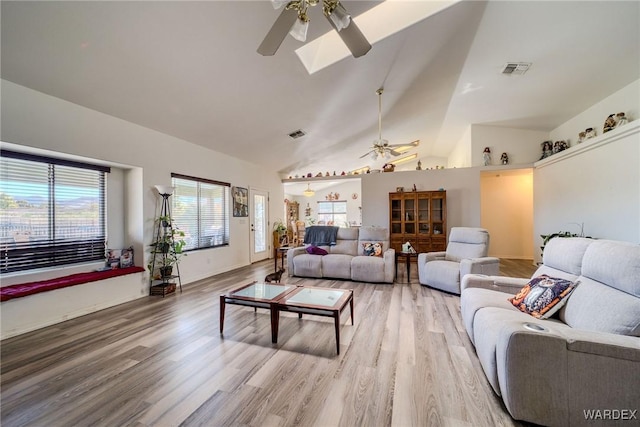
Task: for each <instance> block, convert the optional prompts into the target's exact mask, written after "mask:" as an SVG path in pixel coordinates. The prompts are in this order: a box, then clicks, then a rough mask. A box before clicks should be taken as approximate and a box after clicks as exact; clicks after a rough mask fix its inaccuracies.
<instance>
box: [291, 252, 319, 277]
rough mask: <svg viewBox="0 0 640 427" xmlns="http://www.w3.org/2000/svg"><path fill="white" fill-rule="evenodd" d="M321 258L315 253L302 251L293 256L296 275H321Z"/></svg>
mask: <svg viewBox="0 0 640 427" xmlns="http://www.w3.org/2000/svg"><path fill="white" fill-rule="evenodd" d="M322 258H323V257H321V256H317V255H310V254H307V253H303V254H300V255H296V256H295V257H293V266H294V272H295V275H296V276H304V277H322Z"/></svg>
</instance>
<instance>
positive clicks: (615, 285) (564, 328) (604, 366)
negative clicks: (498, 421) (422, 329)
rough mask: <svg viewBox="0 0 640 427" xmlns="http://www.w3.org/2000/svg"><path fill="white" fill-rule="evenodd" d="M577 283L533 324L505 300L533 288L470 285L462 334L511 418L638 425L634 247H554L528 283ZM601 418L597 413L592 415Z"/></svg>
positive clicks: (639, 329) (639, 316)
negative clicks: (542, 278) (552, 310)
mask: <svg viewBox="0 0 640 427" xmlns="http://www.w3.org/2000/svg"><path fill="white" fill-rule="evenodd" d="M542 274H546V275H548V276H551V277H557V278H562V279H567V280H571V281H574V282H575V281H579V284H578V285H577V287H576V289H575V290H574V291H573V293H572V294H571V295H570V296H569V297H568V299H567V300H566V303H565V305H564V306H563V307H562V308H561V309H560V310H559V311H558V312H556V313H555V314H554V315H553V316H552V317H550V318H549V319H546V320H538V319H536V318H534V317H533V316H531V315H529V314H526V313H523V312H521V311H519V310H518V309H517V308H515V307H514V306H513V305H512V304H511V303H510V302H509V301H507V298H509V297H511V296H513V295H514V294H516V293H517V292H518V291H519V290H520V289H521V288H522V287H523V286H525V285H526V284H527V282H528V281H529V279H515V278H506V277H498V276H481V275H474V274H470V275H466V276H465V277H464V278H463V280H462V293H461V296H460V304H461V311H462V319H463V321H464V326H465V328H466V331H467V333H468V335H469V337H470V338H471V341H472V342H473V344H474V346H475V348H476V352H477V355H478V358H479V359H480V364H481V365H482V369H483V370H484V372H485V375H486V377H487V379H488V380H489V383H491V386H492V387H493V390H494V391H495V392H496V393H497V394H498V395H500V396H501V397H502V399H503V401H504V403H505V406H506V407H507V409H508V411H509V413H510V414H511V416H512V417H513V418H515V419H518V420H524V421H529V422H533V423H536V424H542V425H549V426H568V425H584V424H587V423H588V418H589V417H595V419H598V417H600V418H599V420H600V421H596V422H599V423H602V421H603V420H609V422H613V421H616V418H617V419H618V420H619V421H623V422H624V420H625V418H631V419H633V417H635V419H636V422H637V420H638V419H640V413H639V412H640V411H639V412H635V413H634V412H633V411H636V410H640V407H639V406H638V405H639V404H640V338H638V337H639V336H640V246H639V245H636V244H632V243H626V242H617V241H611V240H592V239H586V238H555V239H552V240H550V241H549V243H548V244H547V246H546V248H545V250H544V255H543V264H542V265H541V266H540V267H539V268H538V270H537V271H536V272H535V273H534V275H533V277H537V276H539V275H542ZM598 411H599V412H598ZM605 411H608V412H605Z"/></svg>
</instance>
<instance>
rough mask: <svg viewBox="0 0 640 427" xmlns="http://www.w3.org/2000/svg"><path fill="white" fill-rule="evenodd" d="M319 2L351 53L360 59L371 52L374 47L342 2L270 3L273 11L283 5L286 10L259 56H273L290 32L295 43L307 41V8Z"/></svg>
mask: <svg viewBox="0 0 640 427" xmlns="http://www.w3.org/2000/svg"><path fill="white" fill-rule="evenodd" d="M320 3H321V4H322V12H323V14H324V16H325V17H326V18H327V21H329V24H331V26H332V27H333V28H334V29H335V30H336V31H337V32H338V35H339V36H340V38H341V39H342V41H343V42H344V44H346V45H347V47H348V48H349V50H350V51H351V54H352V55H353V56H354V57H355V58H358V57H360V56H362V55H364V54H366V53H367V52H369V50H370V49H371V44H369V42H368V41H367V39H366V37H365V36H364V34H362V32H361V31H360V29H359V28H358V26H357V25H356V24H355V22H353V19H351V15H349V12H347V10H346V9H345V8H344V6H342V4H341V3H340V0H292V1H288V0H271V4H272V5H273V7H274V8H276V9H279V8H281V7H282V6H284V10H283V11H282V13H281V14H280V16H278V18H277V19H276V21H275V22H274V23H273V26H272V27H271V29H270V30H269V32H268V33H267V35H266V36H265V38H264V40H263V41H262V43H261V44H260V46H259V47H258V53H259V54H261V55H264V56H271V55H274V54H275V53H276V51H277V50H278V48H279V47H280V44H282V41H283V40H284V38H285V37H286V36H287V33H288V34H291V36H292V37H293V38H295V39H296V40H299V41H301V42H304V41H306V40H307V30H308V29H309V16H308V15H307V9H308V8H309V6H316V5H317V4H320Z"/></svg>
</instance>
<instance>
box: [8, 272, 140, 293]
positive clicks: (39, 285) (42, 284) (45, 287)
mask: <svg viewBox="0 0 640 427" xmlns="http://www.w3.org/2000/svg"><path fill="white" fill-rule="evenodd" d="M142 271H144V268H142V267H126V268H118V269H115V270H105V271H90V272H88V273H78V274H71V275H69V276H63V277H56V278H55V279H49V280H41V281H39V282H30V283H19V284H17V285H11V286H4V287H2V288H0V301H8V300H10V299H13V298H20V297H25V296H27V295H33V294H38V293H40V292H46V291H51V290H53V289H60V288H66V287H68V286H75V285H81V284H83V283H89V282H96V281H98V280H104V279H109V278H111V277H118V276H124V275H127V274H133V273H139V272H142Z"/></svg>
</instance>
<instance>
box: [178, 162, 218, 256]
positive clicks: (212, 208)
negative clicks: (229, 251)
mask: <svg viewBox="0 0 640 427" xmlns="http://www.w3.org/2000/svg"><path fill="white" fill-rule="evenodd" d="M171 178H172V185H173V187H174V191H173V195H172V196H171V198H172V207H171V216H172V217H173V222H174V224H175V225H176V227H177V228H178V229H179V230H180V231H183V232H184V234H185V236H184V240H185V242H186V245H185V248H184V249H185V250H187V251H188V250H194V249H203V248H213V247H217V246H225V245H228V244H229V187H230V186H231V184H229V183H226V182H218V181H212V180H208V179H202V178H194V177H189V176H184V175H179V174H171Z"/></svg>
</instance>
